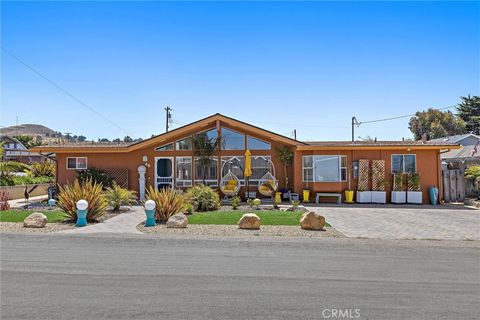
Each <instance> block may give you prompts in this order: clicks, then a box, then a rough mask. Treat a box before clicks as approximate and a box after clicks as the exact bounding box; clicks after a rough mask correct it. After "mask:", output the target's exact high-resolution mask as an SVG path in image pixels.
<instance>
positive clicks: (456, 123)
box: [408, 109, 465, 140]
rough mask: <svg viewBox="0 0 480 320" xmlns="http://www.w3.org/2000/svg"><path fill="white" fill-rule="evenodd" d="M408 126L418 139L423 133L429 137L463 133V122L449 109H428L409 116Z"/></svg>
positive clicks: (434, 137)
mask: <svg viewBox="0 0 480 320" xmlns="http://www.w3.org/2000/svg"><path fill="white" fill-rule="evenodd" d="M408 128H409V129H410V131H411V132H412V133H413V135H414V136H415V139H416V140H420V139H421V138H422V134H424V133H426V134H427V136H428V138H429V139H436V138H441V137H446V136H452V135H456V134H463V133H465V122H464V121H463V120H462V119H460V118H459V117H456V116H455V115H454V114H453V113H452V112H451V111H445V112H443V111H440V110H435V109H428V110H427V111H419V112H417V113H416V114H415V116H414V117H412V118H410V121H409V123H408Z"/></svg>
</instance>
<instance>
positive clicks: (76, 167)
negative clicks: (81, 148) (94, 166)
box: [65, 157, 88, 170]
mask: <svg viewBox="0 0 480 320" xmlns="http://www.w3.org/2000/svg"><path fill="white" fill-rule="evenodd" d="M80 158H81V159H85V168H79V167H78V159H80ZM68 159H75V168H69V167H68ZM65 167H66V168H67V170H87V169H88V158H87V157H67V161H66V162H65Z"/></svg>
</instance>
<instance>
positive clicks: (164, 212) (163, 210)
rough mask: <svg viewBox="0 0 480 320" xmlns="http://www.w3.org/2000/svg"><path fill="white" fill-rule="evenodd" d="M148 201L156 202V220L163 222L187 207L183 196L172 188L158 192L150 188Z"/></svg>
mask: <svg viewBox="0 0 480 320" xmlns="http://www.w3.org/2000/svg"><path fill="white" fill-rule="evenodd" d="M147 200H153V201H154V202H155V219H156V220H158V221H161V222H164V221H167V220H168V218H170V217H171V216H173V215H175V214H177V213H179V212H181V211H182V210H183V209H184V207H185V199H184V197H183V195H181V194H180V193H178V192H177V191H176V190H174V189H170V188H165V189H161V190H157V189H155V188H153V187H152V186H150V187H149V188H148V190H147Z"/></svg>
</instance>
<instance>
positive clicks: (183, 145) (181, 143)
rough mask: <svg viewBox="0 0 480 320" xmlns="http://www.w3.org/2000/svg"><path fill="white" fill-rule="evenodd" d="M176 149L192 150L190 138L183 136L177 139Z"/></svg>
mask: <svg viewBox="0 0 480 320" xmlns="http://www.w3.org/2000/svg"><path fill="white" fill-rule="evenodd" d="M176 149H177V150H192V138H190V137H189V138H185V139H182V140H177V143H176Z"/></svg>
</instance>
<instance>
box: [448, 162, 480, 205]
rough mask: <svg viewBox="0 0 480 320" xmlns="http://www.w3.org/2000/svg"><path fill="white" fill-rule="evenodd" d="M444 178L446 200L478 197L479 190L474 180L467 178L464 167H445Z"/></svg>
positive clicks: (456, 200)
mask: <svg viewBox="0 0 480 320" xmlns="http://www.w3.org/2000/svg"><path fill="white" fill-rule="evenodd" d="M442 178H443V200H444V201H445V202H463V201H465V198H474V197H478V194H479V190H478V188H477V187H475V185H474V183H473V181H472V180H469V179H465V170H464V169H454V170H449V169H444V170H442Z"/></svg>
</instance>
